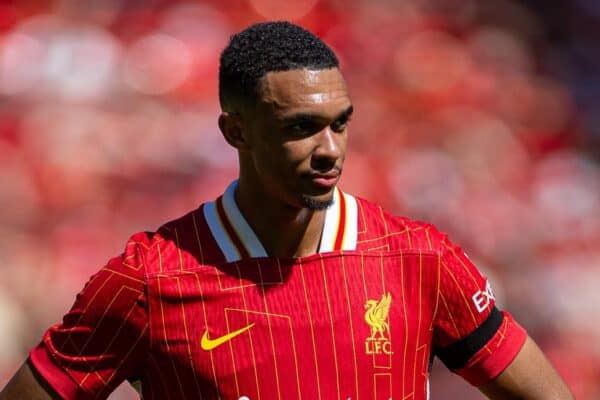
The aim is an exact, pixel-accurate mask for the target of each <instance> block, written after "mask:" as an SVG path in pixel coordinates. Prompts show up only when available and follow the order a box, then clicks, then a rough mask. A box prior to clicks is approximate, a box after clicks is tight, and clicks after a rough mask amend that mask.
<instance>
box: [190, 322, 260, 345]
mask: <svg viewBox="0 0 600 400" xmlns="http://www.w3.org/2000/svg"><path fill="white" fill-rule="evenodd" d="M253 326H254V323H252V324H250V325H248V326H245V327H243V328H241V329H238V330H237V331H233V332H229V333H228V334H226V335H223V336H221V337H218V338H216V339H209V338H208V329H207V330H205V331H204V334H203V335H202V340H200V347H201V348H202V350H206V351H210V350H212V349H214V348H215V347H218V346H220V345H222V344H223V343H225V342H228V341H230V340H231V339H233V338H234V337H236V336H238V335H241V334H242V333H244V332H246V331H247V330H248V329H250V328H252V327H253Z"/></svg>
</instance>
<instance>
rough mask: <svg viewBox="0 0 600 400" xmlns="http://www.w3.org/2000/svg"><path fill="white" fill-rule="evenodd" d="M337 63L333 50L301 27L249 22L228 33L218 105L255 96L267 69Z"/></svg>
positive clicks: (222, 61)
mask: <svg viewBox="0 0 600 400" xmlns="http://www.w3.org/2000/svg"><path fill="white" fill-rule="evenodd" d="M337 67H339V61H338V59H337V57H336V55H335V53H334V52H333V50H331V48H330V47H329V46H327V45H326V44H325V43H324V42H323V41H322V40H321V39H319V38H318V37H317V36H316V35H314V34H313V33H311V32H309V31H307V30H306V29H304V28H301V27H299V26H297V25H294V24H291V23H289V22H284V21H278V22H263V23H258V24H255V25H251V26H249V27H248V28H246V29H244V30H243V31H241V32H239V33H237V34H235V35H233V36H231V38H230V40H229V44H228V45H227V47H225V49H224V50H223V52H222V53H221V59H220V64H219V101H220V103H221V108H222V109H223V110H224V111H228V108H229V107H231V105H232V104H231V103H232V101H235V100H237V99H242V100H251V99H254V98H256V96H257V89H258V82H259V80H260V79H261V78H262V77H263V76H265V75H266V74H267V73H268V72H273V71H288V70H291V69H301V68H309V69H317V70H319V69H329V68H337Z"/></svg>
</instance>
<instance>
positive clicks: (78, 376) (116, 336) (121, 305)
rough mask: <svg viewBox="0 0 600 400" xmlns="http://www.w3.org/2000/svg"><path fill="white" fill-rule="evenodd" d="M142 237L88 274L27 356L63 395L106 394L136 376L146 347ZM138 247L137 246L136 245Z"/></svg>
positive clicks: (65, 396)
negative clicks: (63, 312) (66, 309)
mask: <svg viewBox="0 0 600 400" xmlns="http://www.w3.org/2000/svg"><path fill="white" fill-rule="evenodd" d="M140 240H143V237H142V236H138V237H136V236H133V237H132V238H131V239H130V241H129V242H128V244H127V247H126V249H125V252H124V253H123V254H122V255H121V256H119V257H116V258H113V259H112V260H110V261H109V262H108V264H107V265H106V266H104V267H103V268H102V269H100V271H98V272H97V273H96V274H95V275H93V276H92V277H91V278H90V280H89V281H88V282H87V283H86V285H85V286H84V288H83V290H82V291H81V292H80V293H79V294H78V295H77V297H76V299H75V303H74V304H73V306H72V308H71V310H70V311H69V312H68V313H67V314H66V315H65V316H64V317H63V320H62V323H60V324H57V325H55V326H53V327H51V328H50V329H48V331H47V332H46V333H45V334H44V337H43V339H42V341H41V343H40V344H39V345H38V346H37V347H36V348H34V349H33V350H32V351H31V353H30V355H29V359H30V361H31V363H32V365H33V367H34V368H35V369H36V370H37V372H39V374H40V375H41V376H42V377H43V378H44V379H45V380H46V381H47V382H48V384H49V385H50V386H51V387H52V388H53V389H54V390H55V391H56V392H57V393H58V394H59V395H61V396H62V397H63V398H68V399H90V398H94V399H98V398H106V397H107V396H108V395H109V394H110V393H111V392H112V391H113V390H114V389H115V388H116V387H117V386H118V385H119V384H120V383H121V382H122V381H123V380H125V379H130V380H132V379H135V378H136V377H137V376H139V375H138V374H139V372H140V368H141V365H142V364H143V362H144V360H145V358H146V357H147V350H148V315H147V305H146V294H145V280H144V264H143V255H142V253H143V245H144V243H143V241H140ZM141 247H142V248H141Z"/></svg>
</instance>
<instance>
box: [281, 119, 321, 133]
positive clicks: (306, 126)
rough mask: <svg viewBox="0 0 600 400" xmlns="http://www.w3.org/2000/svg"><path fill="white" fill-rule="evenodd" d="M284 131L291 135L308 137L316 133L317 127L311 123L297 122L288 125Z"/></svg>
mask: <svg viewBox="0 0 600 400" xmlns="http://www.w3.org/2000/svg"><path fill="white" fill-rule="evenodd" d="M286 130H287V131H288V132H290V133H291V134H293V135H308V134H311V133H314V132H317V131H318V130H319V127H318V126H317V124H315V123H314V122H312V121H299V122H295V123H293V124H291V125H288V126H287V128H286Z"/></svg>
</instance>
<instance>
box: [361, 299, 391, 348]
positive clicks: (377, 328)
mask: <svg viewBox="0 0 600 400" xmlns="http://www.w3.org/2000/svg"><path fill="white" fill-rule="evenodd" d="M391 303H392V295H391V294H390V293H389V292H388V293H384V294H383V295H382V296H381V300H379V301H377V300H367V303H366V304H365V309H366V310H367V311H366V312H365V321H366V322H367V324H368V325H369V327H370V328H371V335H370V336H369V337H368V338H367V339H366V340H365V349H366V353H367V354H392V343H391V341H390V323H389V319H388V314H389V313H390V305H391Z"/></svg>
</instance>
